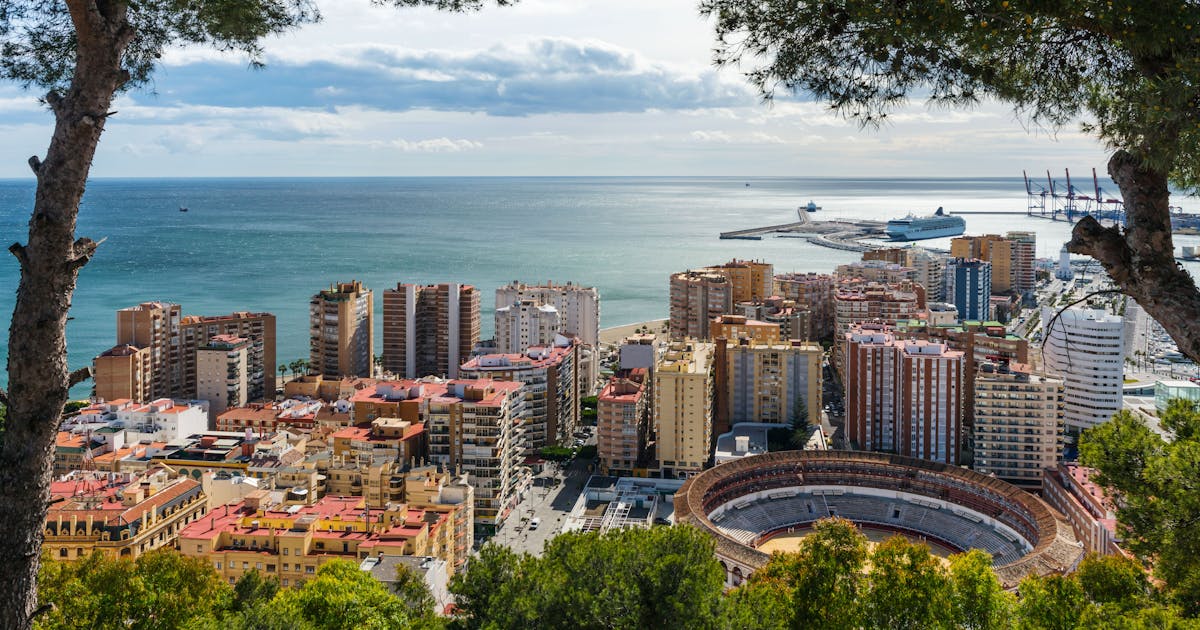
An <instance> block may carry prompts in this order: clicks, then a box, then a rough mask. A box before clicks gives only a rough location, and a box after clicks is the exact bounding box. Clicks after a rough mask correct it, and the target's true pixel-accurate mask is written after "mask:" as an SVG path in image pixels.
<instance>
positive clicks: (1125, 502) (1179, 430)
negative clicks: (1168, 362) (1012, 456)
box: [1079, 400, 1200, 616]
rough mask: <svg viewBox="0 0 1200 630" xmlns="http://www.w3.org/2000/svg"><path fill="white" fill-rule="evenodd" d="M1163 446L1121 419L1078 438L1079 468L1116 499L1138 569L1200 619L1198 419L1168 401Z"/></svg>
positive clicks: (1128, 418) (1184, 405)
mask: <svg viewBox="0 0 1200 630" xmlns="http://www.w3.org/2000/svg"><path fill="white" fill-rule="evenodd" d="M1161 424H1162V426H1163V428H1164V429H1166V430H1167V431H1170V432H1171V433H1172V434H1173V435H1174V436H1175V437H1174V439H1173V440H1172V441H1170V442H1167V441H1166V440H1164V439H1163V438H1162V437H1160V436H1159V435H1158V434H1157V433H1155V432H1153V431H1151V430H1150V429H1149V428H1148V427H1147V426H1146V425H1145V424H1144V423H1143V422H1142V421H1141V420H1139V419H1138V418H1137V417H1136V416H1135V415H1133V414H1131V413H1129V412H1127V411H1121V412H1119V413H1117V414H1116V415H1114V416H1113V419H1112V420H1110V421H1109V422H1106V423H1104V424H1101V425H1099V426H1096V427H1093V428H1091V429H1088V430H1086V431H1084V432H1083V434H1082V435H1081V436H1080V440H1079V454H1080V461H1081V462H1082V463H1083V464H1084V465H1087V466H1091V467H1093V468H1095V469H1096V470H1097V471H1098V472H1097V474H1096V477H1095V480H1096V481H1097V482H1098V483H1099V484H1101V485H1103V486H1106V487H1108V488H1110V491H1111V492H1112V493H1113V494H1114V495H1115V498H1116V499H1117V506H1118V509H1117V519H1118V521H1119V522H1120V525H1121V526H1122V528H1123V529H1124V540H1123V543H1122V544H1123V546H1124V547H1125V548H1126V549H1128V550H1130V551H1132V552H1133V553H1134V554H1136V555H1137V556H1138V557H1139V558H1141V559H1142V560H1143V561H1144V562H1146V563H1148V564H1152V565H1153V567H1154V573H1155V575H1156V576H1157V577H1158V578H1159V579H1161V580H1162V581H1163V582H1164V583H1165V584H1166V586H1167V589H1168V590H1169V591H1171V592H1172V594H1173V595H1174V596H1175V600H1176V602H1177V603H1178V604H1179V605H1180V606H1182V607H1183V609H1184V610H1185V611H1186V612H1187V614H1189V615H1193V616H1194V615H1197V614H1200V518H1197V515H1198V514H1200V411H1198V410H1197V407H1196V404H1195V403H1193V402H1188V401H1183V400H1173V401H1171V402H1170V404H1169V405H1168V407H1167V409H1166V410H1165V411H1164V412H1163V414H1162V416H1161Z"/></svg>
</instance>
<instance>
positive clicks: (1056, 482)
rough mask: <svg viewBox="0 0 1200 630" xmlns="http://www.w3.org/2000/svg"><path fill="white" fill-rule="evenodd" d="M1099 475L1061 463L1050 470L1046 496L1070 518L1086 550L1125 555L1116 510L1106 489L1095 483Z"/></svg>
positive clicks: (1051, 503)
mask: <svg viewBox="0 0 1200 630" xmlns="http://www.w3.org/2000/svg"><path fill="white" fill-rule="evenodd" d="M1095 472H1096V471H1095V470H1093V469H1091V468H1086V467H1083V466H1080V465H1079V464H1076V463H1073V462H1059V463H1058V464H1057V465H1056V466H1055V467H1053V468H1051V469H1049V470H1047V471H1046V473H1045V484H1044V485H1043V488H1042V496H1043V497H1045V499H1046V502H1047V503H1049V504H1050V505H1052V506H1053V507H1054V509H1056V510H1058V511H1059V512H1061V513H1062V514H1063V516H1066V517H1067V520H1068V521H1070V523H1071V528H1072V529H1074V530H1075V537H1076V538H1078V539H1079V541H1080V542H1082V543H1083V547H1084V549H1085V550H1087V551H1089V552H1094V553H1098V554H1102V555H1109V554H1114V555H1123V554H1124V552H1123V551H1122V550H1121V547H1120V544H1121V538H1120V537H1119V536H1118V534H1117V514H1116V507H1115V506H1114V505H1113V502H1112V500H1111V498H1109V497H1108V495H1107V493H1105V492H1104V488H1102V487H1100V486H1099V485H1097V484H1096V482H1095V481H1093V480H1092V475H1094V474H1095Z"/></svg>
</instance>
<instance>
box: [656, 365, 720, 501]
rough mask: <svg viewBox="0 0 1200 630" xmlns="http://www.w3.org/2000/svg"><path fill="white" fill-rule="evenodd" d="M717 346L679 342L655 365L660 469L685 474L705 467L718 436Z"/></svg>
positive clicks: (671, 474) (666, 473)
mask: <svg viewBox="0 0 1200 630" xmlns="http://www.w3.org/2000/svg"><path fill="white" fill-rule="evenodd" d="M713 363H714V361H713V345H712V344H710V343H703V342H699V341H683V342H675V343H672V344H671V345H670V346H668V347H667V349H666V352H665V353H663V355H662V356H661V357H659V360H658V365H657V366H656V367H655V370H654V388H653V390H654V391H653V395H654V428H655V433H656V437H657V439H656V442H655V444H656V448H657V455H658V461H659V469H660V470H661V472H662V475H663V476H664V477H667V478H676V477H678V478H683V477H687V476H690V475H693V474H696V473H698V472H700V471H701V470H703V469H704V467H705V466H706V465H707V464H708V460H709V458H710V456H711V453H712V440H713V393H714V383H713Z"/></svg>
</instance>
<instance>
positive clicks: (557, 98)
mask: <svg viewBox="0 0 1200 630" xmlns="http://www.w3.org/2000/svg"><path fill="white" fill-rule="evenodd" d="M178 59H182V60H184V61H185V63H182V64H181V65H168V66H165V67H163V68H162V70H161V71H160V72H159V73H158V74H157V75H156V80H155V83H154V85H153V92H152V95H151V96H146V95H143V96H140V97H139V99H138V100H139V101H140V102H143V103H157V104H161V105H169V104H180V103H183V104H191V105H210V106H221V107H263V106H266V107H289V108H335V107H346V106H361V107H366V108H373V109H379V110H385V111H409V110H414V109H429V110H435V111H452V112H483V113H487V114H489V115H493V116H530V115H537V114H547V113H611V112H646V111H651V110H692V109H707V108H727V107H735V106H743V105H747V104H752V103H754V102H755V97H754V95H753V93H752V92H751V90H750V89H749V88H748V87H746V86H745V85H744V84H743V83H742V82H740V81H735V80H729V79H726V78H723V77H721V76H719V75H718V74H717V72H716V71H714V70H710V69H705V70H701V71H687V70H681V69H677V68H673V67H670V66H668V65H665V64H660V63H655V62H652V61H650V60H648V59H646V58H645V57H644V56H642V55H640V54H638V53H637V52H635V51H632V50H629V49H626V48H622V47H619V46H615V45H612V44H608V43H605V42H602V41H598V40H588V39H569V38H561V37H541V38H533V39H529V40H525V41H523V42H518V43H508V44H497V45H494V46H491V47H488V48H482V49H473V50H465V51H464V50H458V51H451V50H416V49H410V48H403V47H399V46H388V45H382V44H370V45H345V46H336V47H325V48H315V49H306V50H289V51H287V52H284V53H280V54H276V55H274V56H271V57H269V58H268V60H267V67H266V68H265V69H262V70H248V69H246V68H245V67H244V65H242V64H236V63H230V62H227V61H222V60H216V59H213V58H211V57H204V56H194V57H192V56H184V57H180V58H178Z"/></svg>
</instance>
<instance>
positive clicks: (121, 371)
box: [92, 344, 154, 402]
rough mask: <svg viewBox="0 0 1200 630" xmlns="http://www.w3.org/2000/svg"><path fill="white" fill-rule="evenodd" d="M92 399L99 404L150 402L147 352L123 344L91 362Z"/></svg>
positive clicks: (151, 379) (144, 349)
mask: <svg viewBox="0 0 1200 630" xmlns="http://www.w3.org/2000/svg"><path fill="white" fill-rule="evenodd" d="M92 370H93V375H92V377H93V379H95V384H96V387H95V395H96V397H98V398H100V399H103V400H121V399H129V400H133V401H137V402H141V401H145V400H151V398H150V387H151V383H152V381H153V379H154V371H153V369H151V362H150V349H149V348H138V347H137V346H131V345H129V344H124V345H120V346H116V347H114V348H110V349H108V350H105V351H104V352H102V353H101V354H100V356H98V357H96V358H95V359H93V360H92Z"/></svg>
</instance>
